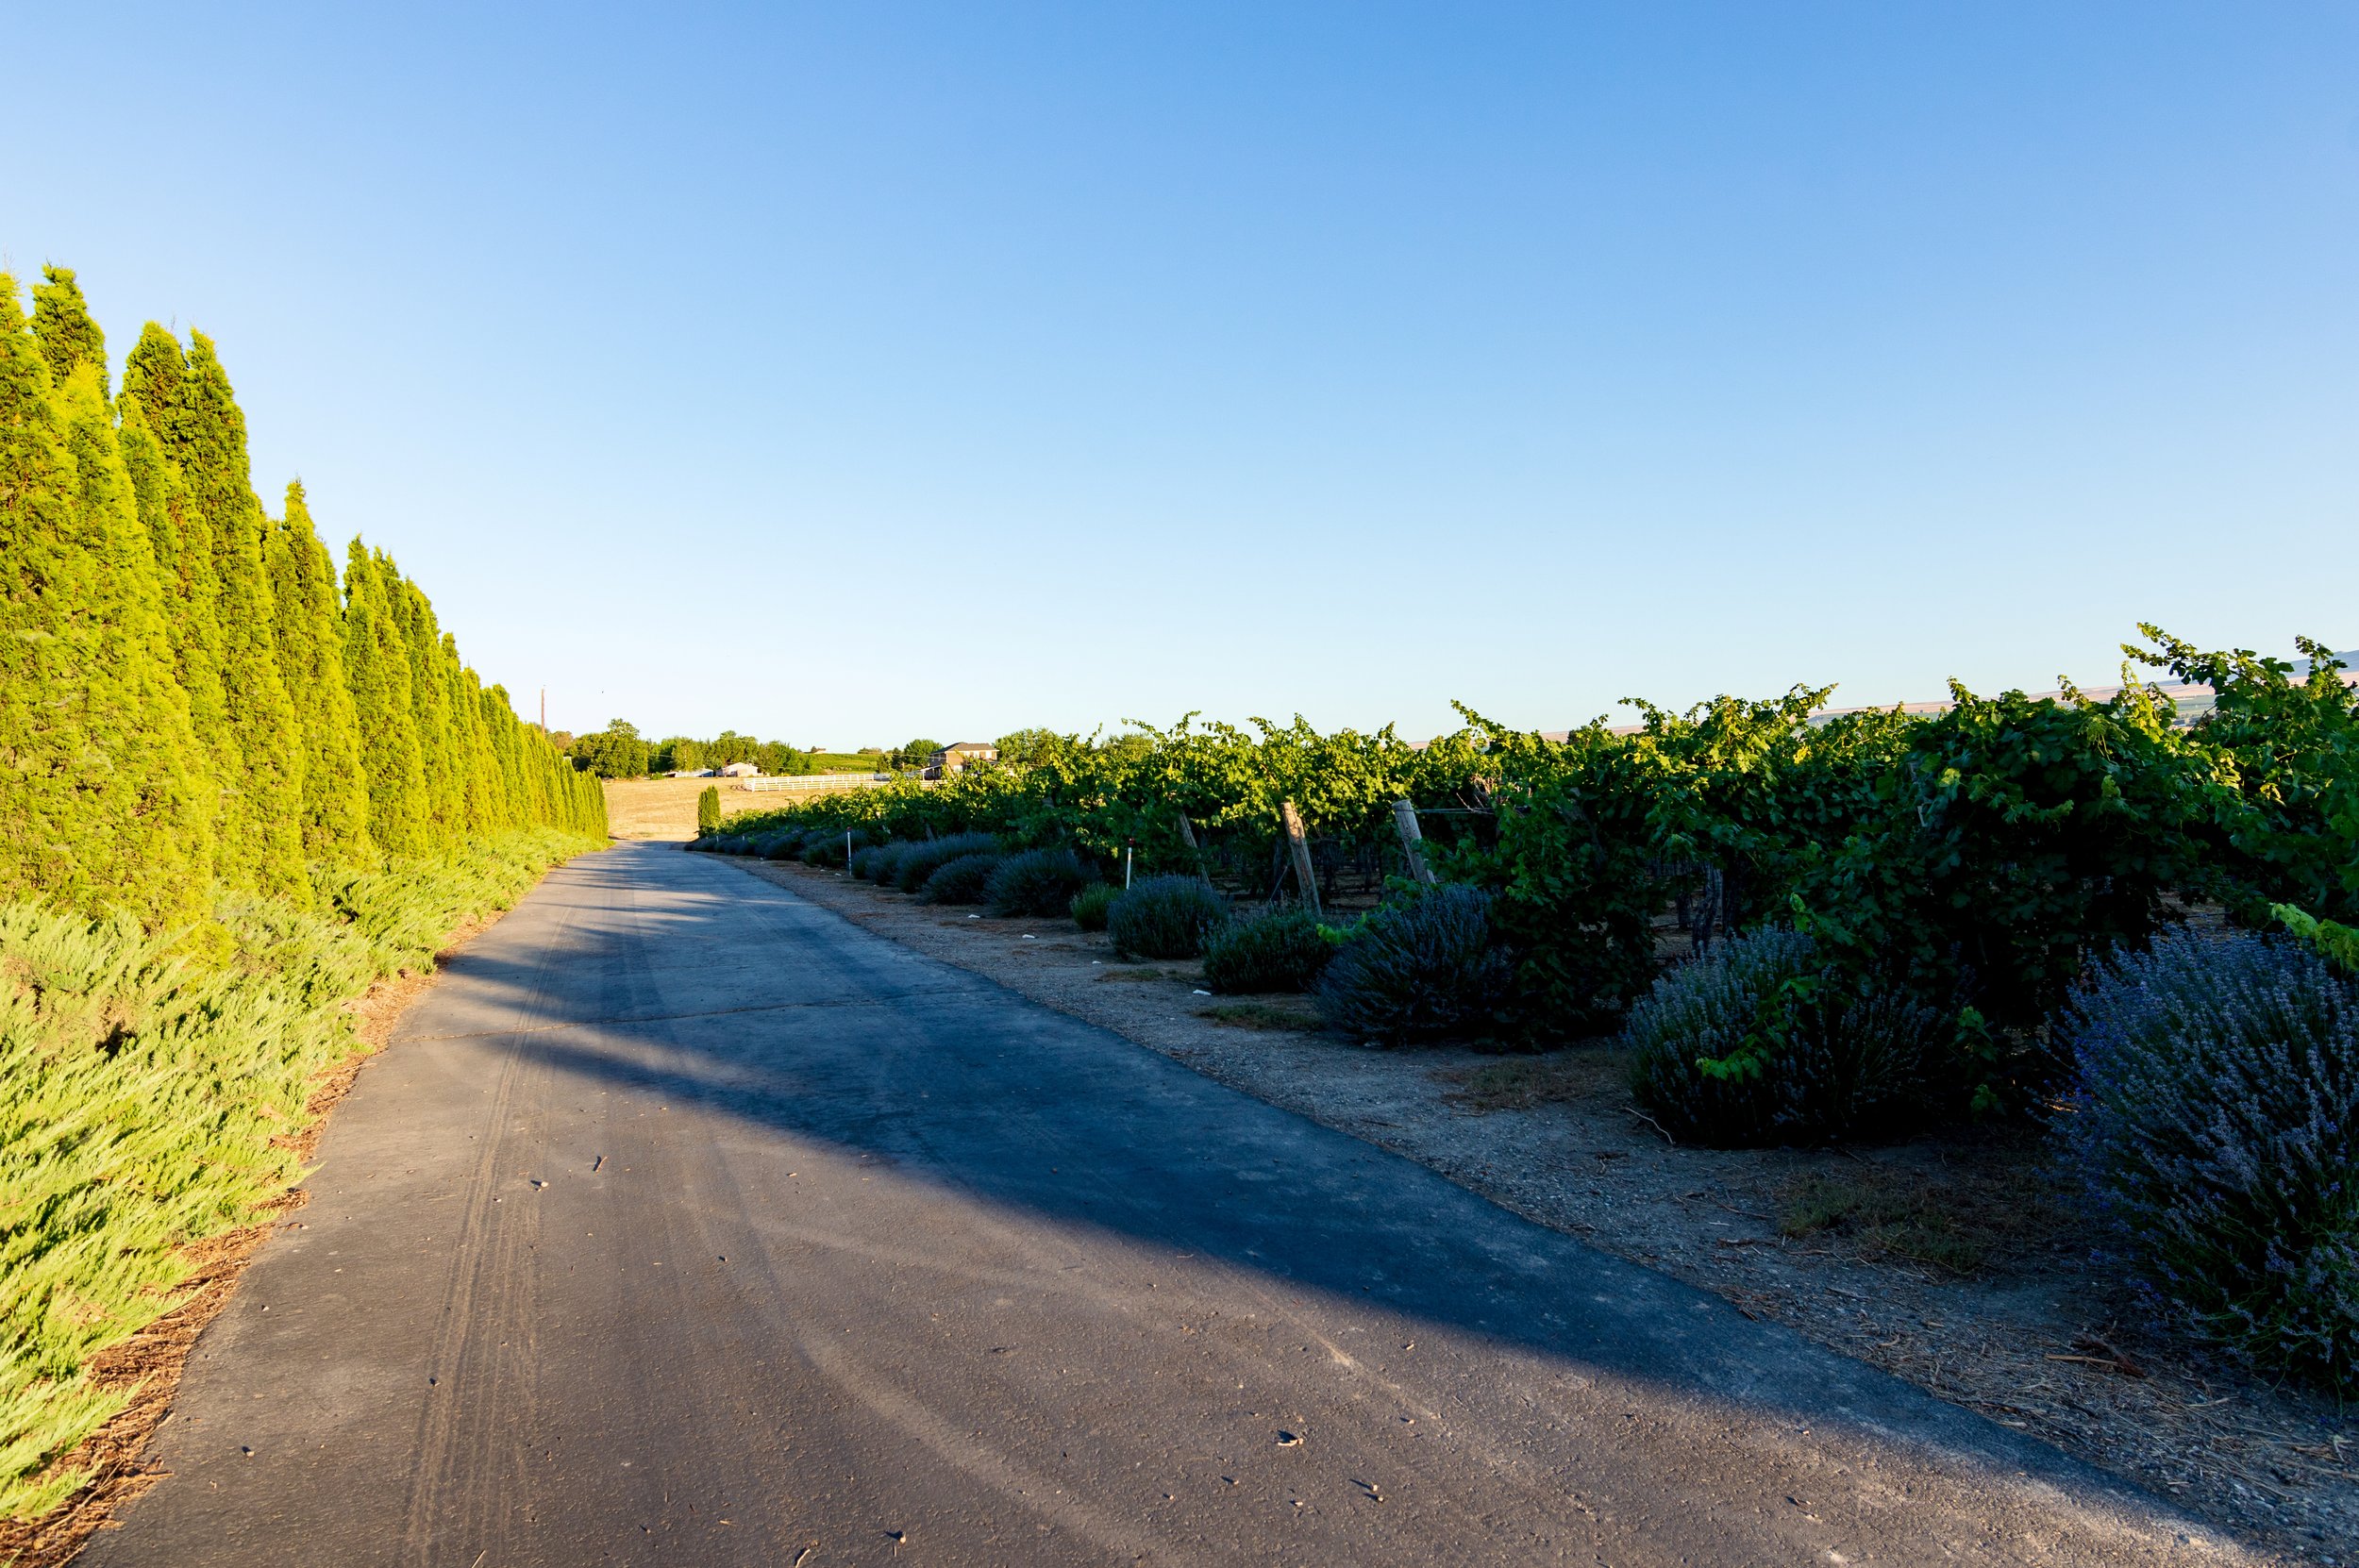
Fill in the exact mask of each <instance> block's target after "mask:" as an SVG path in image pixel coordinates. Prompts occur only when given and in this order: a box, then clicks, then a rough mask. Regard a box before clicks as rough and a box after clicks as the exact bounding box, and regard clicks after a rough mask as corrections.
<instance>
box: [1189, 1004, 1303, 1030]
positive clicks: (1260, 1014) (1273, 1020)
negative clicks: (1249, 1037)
mask: <svg viewBox="0 0 2359 1568" xmlns="http://www.w3.org/2000/svg"><path fill="white" fill-rule="evenodd" d="M1200 1010H1201V1011H1202V1013H1203V1015H1204V1016H1205V1017H1207V1018H1209V1019H1211V1020H1212V1021H1213V1023H1215V1024H1226V1025H1227V1026H1229V1027H1230V1028H1232V1029H1315V1028H1317V1027H1318V1026H1319V1020H1318V1014H1316V1013H1315V1012H1313V1011H1312V1010H1311V1006H1310V1004H1309V1003H1307V1002H1299V1003H1296V1004H1295V1005H1293V1006H1291V1007H1290V1006H1288V1005H1287V1004H1285V1003H1283V1002H1221V1003H1218V1004H1216V1005H1214V1006H1213V1007H1209V1008H1205V1009H1200Z"/></svg>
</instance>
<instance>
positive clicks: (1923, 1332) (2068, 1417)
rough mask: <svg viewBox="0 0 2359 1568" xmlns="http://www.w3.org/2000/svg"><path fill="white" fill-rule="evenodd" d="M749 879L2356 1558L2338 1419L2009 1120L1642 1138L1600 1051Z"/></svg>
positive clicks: (843, 887)
mask: <svg viewBox="0 0 2359 1568" xmlns="http://www.w3.org/2000/svg"><path fill="white" fill-rule="evenodd" d="M735 863H736V864H738V865H741V866H742V867H744V868H745V870H746V871H748V872H749V873H751V874H752V875H754V876H761V877H764V878H767V879H769V880H771V881H774V882H777V883H778V884H780V885H782V886H785V887H788V888H791V889H793V890H794V891H795V892H797V893H800V894H802V895H803V896H804V897H807V898H810V899H811V900H812V901H813V902H814V903H818V904H821V905H824V906H826V907H827V908H828V909H834V910H835V911H837V912H838V913H840V914H843V915H844V916H845V917H846V918H848V919H850V920H852V921H854V922H855V923H857V924H859V925H861V926H864V927H866V928H868V929H870V930H873V931H875V932H877V933H878V935H881V936H885V937H889V938H891V939H893V940H894V941H896V942H902V943H903V944H904V945H907V946H909V947H912V948H914V949H916V950H917V951H919V952H922V953H926V954H928V955H929V956H930V957H933V958H938V959H943V960H945V961H946V962H949V963H954V964H957V965H959V966H960V967H962V968H964V969H969V970H972V971H974V972H976V973H978V974H981V975H984V976H989V977H990V978H992V979H994V980H995V981H997V982H999V983H1000V984H1002V985H1005V986H1007V987H1008V988H1009V989H1011V990H1012V991H1015V992H1018V993H1021V994H1023V995H1025V996H1028V997H1029V998H1031V999H1032V1000H1034V1001H1037V1002H1040V1003H1042V1004H1044V1005H1046V1006H1048V1007H1052V1008H1055V1009H1058V1010H1059V1011H1062V1012H1065V1013H1069V1014H1071V1015H1073V1016H1075V1017H1077V1018H1080V1019H1083V1020H1085V1021H1087V1022H1089V1023H1092V1024H1096V1025H1098V1026H1101V1027H1105V1028H1108V1029H1112V1030H1113V1031H1115V1032H1116V1033H1119V1034H1121V1035H1124V1036H1125V1037H1127V1038H1129V1039H1130V1040H1132V1041H1135V1042H1137V1043H1139V1044H1142V1045H1145V1046H1146V1047H1148V1048H1149V1049H1151V1050H1156V1051H1161V1052H1163V1054H1164V1055H1166V1056H1169V1057H1171V1058H1173V1059H1176V1060H1179V1061H1182V1062H1185V1063H1186V1064H1187V1065H1189V1066H1191V1067H1193V1068H1195V1069H1196V1071H1198V1072H1200V1073H1203V1074H1204V1075H1206V1076H1209V1077H1212V1078H1214V1079H1216V1080H1218V1081H1220V1082H1222V1083H1226V1084H1229V1085H1230V1086H1231V1087H1233V1088H1236V1089H1239V1090H1242V1091H1244V1092H1245V1093H1249V1094H1252V1095H1254V1096H1256V1097H1257V1098H1260V1099H1263V1100H1266V1101H1268V1102H1269V1103H1271V1104H1273V1105H1278V1106H1282V1107H1284V1108H1285V1109H1290V1110H1293V1111H1296V1112H1297V1113H1299V1114H1301V1115H1304V1116H1308V1117H1310V1118H1311V1119H1312V1120H1313V1121H1316V1122H1320V1123H1322V1124H1324V1125H1326V1126H1331V1127H1335V1128H1337V1129H1338V1130H1341V1131H1344V1132H1348V1133H1351V1134H1352V1135H1353V1136H1355V1137H1358V1138H1362V1139H1364V1140H1366V1141H1367V1142H1369V1143H1375V1144H1378V1145H1380V1146H1381V1147H1383V1148H1386V1149H1389V1150H1392V1151H1393V1152H1395V1153H1397V1154H1400V1155H1404V1156H1406V1157H1407V1158H1409V1159H1414V1160H1417V1161H1418V1162H1419V1163H1421V1164H1424V1165H1426V1166H1428V1167H1430V1168H1431V1169H1432V1170H1434V1171H1437V1172H1439V1173H1440V1174H1442V1175H1443V1176H1447V1177H1449V1178H1450V1179H1451V1180H1453V1181H1456V1182H1458V1183H1459V1184H1460V1185H1462V1186H1464V1187H1467V1188H1469V1189H1471V1190H1472V1191H1475V1192H1477V1193H1481V1194H1482V1195H1483V1196H1485V1197H1487V1198H1490V1199H1491V1200H1492V1201H1493V1202H1496V1203H1498V1204H1500V1205H1502V1206H1503V1207H1505V1208H1508V1209H1514V1211H1515V1212H1517V1213H1519V1214H1522V1215H1524V1216H1525V1217H1527V1218H1529V1219H1531V1220H1534V1221H1537V1222H1538V1223H1540V1224H1542V1225H1546V1226H1550V1227H1552V1228H1554V1229H1557V1230H1561V1231H1565V1232H1569V1233H1571V1234H1573V1235H1576V1236H1579V1237H1581V1239H1582V1240H1583V1241H1585V1242H1587V1243H1590V1244H1591V1245H1593V1246H1596V1247H1598V1249H1600V1250H1601V1251H1605V1252H1609V1253H1613V1254H1614V1255H1616V1256H1619V1257H1622V1258H1626V1259H1631V1260H1632V1261H1635V1262H1639V1263H1644V1264H1646V1265H1648V1266H1649V1267H1652V1268H1657V1269H1660V1270H1662V1271H1664V1272H1665V1273H1666V1274H1669V1275H1672V1276H1675V1277H1678V1278H1680V1279H1682V1280H1685V1281H1687V1282H1689V1283H1691V1284H1694V1285H1697V1286H1699V1287H1701V1288H1703V1289H1706V1290H1710V1291H1713V1292H1715V1293H1718V1294H1719V1295H1721V1296H1722V1297H1724V1298H1726V1299H1727V1300H1729V1301H1730V1302H1732V1304H1734V1305H1735V1306H1736V1307H1737V1308H1738V1309H1740V1310H1742V1311H1744V1312H1745V1313H1747V1314H1748V1316H1751V1317H1755V1318H1761V1319H1767V1320H1771V1321H1775V1322H1778V1323H1782V1324H1784V1325H1786V1326H1790V1327H1792V1328H1794V1329H1796V1330H1797V1331H1799V1332H1800V1333H1801V1334H1803V1335H1804V1336H1805V1337H1807V1338H1809V1339H1811V1340H1814V1341H1815V1342H1816V1343H1820V1344H1823V1345H1826V1346H1828V1347H1829V1348H1831V1349H1833V1350H1837V1351H1840V1352H1842V1353H1843V1354H1845V1355H1848V1356H1853V1357H1856V1358H1858V1359H1862V1360H1865V1361H1867V1362H1869V1363H1871V1364H1873V1365H1875V1366H1878V1367H1881V1368H1882V1369H1883V1370H1885V1371H1887V1372H1890V1373H1892V1374H1894V1375H1896V1376H1900V1377H1903V1378H1906V1379H1907V1380H1908V1381H1910V1382H1912V1383H1915V1384H1916V1385H1917V1386H1918V1387H1920V1388H1923V1389H1925V1390H1927V1391H1928V1392H1930V1393H1934V1394H1936V1395H1938V1396H1939V1397H1941V1398H1944V1399H1947V1400H1949V1401H1951V1402H1953V1403H1955V1404H1959V1405H1963V1406H1966V1408H1968V1409H1971V1410H1980V1411H1982V1412H1983V1413H1984V1414H1986V1415H1988V1416H1989V1417H1990V1418H1991V1419H1993V1420H1995V1421H1999V1422H2001V1423H2003V1424H2005V1425H2007V1426H2014V1427H2016V1428H2018V1429H2021V1430H2024V1431H2028V1432H2032V1433H2034V1434H2036V1435H2037V1436H2039V1437H2040V1438H2042V1439H2044V1440H2046V1441H2048V1442H2049V1443H2054V1444H2056V1445H2057V1446H2058V1447H2061V1448H2063V1449H2065V1450H2066V1451H2067V1452H2070V1453H2072V1454H2075V1455H2077V1456H2078V1457H2080V1458H2081V1459H2083V1460H2087V1461H2089V1462H2091V1463H2094V1464H2096V1465H2098V1466H2100V1467H2101V1468H2103V1469H2105V1470H2108V1471H2111V1472H2113V1473H2114V1474H2116V1475H2117V1476H2123V1477H2125V1478H2127V1479H2130V1480H2132V1481H2133V1482H2136V1483H2137V1484H2139V1485H2142V1486H2145V1487H2147V1488H2149V1489H2150V1490H2151V1491H2153V1492H2156V1493H2160V1494H2162V1495H2164V1496H2167V1497H2170V1498H2172V1499H2173V1500H2175V1501H2176V1502H2178V1503H2179V1504H2180V1505H2181V1506H2182V1507H2184V1508H2186V1509H2187V1510H2190V1511H2191V1512H2194V1513H2196V1514H2198V1515H2200V1516H2201V1517H2203V1518H2205V1519H2207V1520H2209V1521H2211V1522H2213V1523H2214V1524H2217V1525H2218V1526H2221V1527H2223V1528H2226V1529H2229V1530H2231V1531H2234V1533H2236V1534H2237V1535H2239V1536H2240V1537H2242V1538H2243V1539H2244V1540H2245V1541H2246V1542H2248V1543H2250V1544H2251V1545H2253V1546H2255V1547H2256V1548H2259V1549H2260V1550H2262V1551H2264V1552H2266V1553H2268V1554H2270V1555H2271V1556H2273V1557H2275V1558H2277V1559H2278V1560H2282V1561H2285V1562H2302V1563H2319V1564H2338V1565H2342V1568H2354V1565H2359V1427H2355V1426H2354V1423H2353V1422H2352V1420H2351V1416H2350V1414H2349V1413H2348V1412H2346V1411H2344V1410H2340V1409H2338V1408H2337V1407H2336V1406H2335V1404H2334V1402H2333V1401H2332V1400H2328V1399H2324V1398H2320V1397H2318V1396H2317V1395H2314V1394H2311V1393H2307V1392H2305V1391H2301V1390H2298V1389H2291V1388H2279V1387H2272V1386H2270V1385H2268V1384H2267V1383H2265V1382H2262V1381H2260V1380H2258V1379H2256V1378H2254V1377H2252V1376H2250V1375H2249V1374H2247V1373H2244V1372H2242V1371H2240V1370H2239V1369H2237V1368H2235V1367H2234V1366H2230V1365H2225V1364H2221V1363H2219V1362H2217V1361H2215V1360H2212V1359H2208V1358H2206V1357H2205V1356H2203V1355H2202V1354H2200V1352H2197V1351H2195V1350H2193V1349H2191V1348H2189V1347H2188V1346H2186V1345H2185V1344H2183V1343H2179V1342H2176V1341H2174V1340H2173V1339H2171V1338H2170V1337H2168V1336H2167V1335H2166V1334H2164V1333H2161V1332H2158V1331H2157V1330H2156V1328H2155V1327H2154V1326H2152V1325H2150V1323H2148V1322H2146V1321H2145V1320H2144V1318H2143V1317H2142V1315H2141V1314H2140V1313H2139V1311H2138V1310H2137V1309H2136V1308H2135V1306H2134V1305H2133V1303H2132V1301H2131V1300H2130V1299H2129V1297H2128V1295H2127V1293H2125V1292H2124V1291H2123V1290H2122V1289H2121V1288H2120V1286H2119V1283H2118V1281H2116V1280H2115V1279H2112V1278H2109V1277H2108V1276H2106V1275H2105V1274H2104V1272H2103V1271H2102V1270H2100V1268H2098V1267H2097V1266H2095V1265H2094V1264H2092V1263H2091V1261H2090V1260H2089V1258H2088V1253H2087V1248H2086V1245H2085V1242H2084V1240H2083V1238H2082V1236H2081V1235H2080V1234H2079V1232H2078V1230H2077V1228H2076V1222H2075V1219H2074V1216H2073V1213H2072V1210H2071V1209H2070V1207H2069V1206H2068V1205H2067V1204H2066V1202H2065V1200H2064V1195H2063V1193H2062V1192H2061V1191H2060V1190H2059V1188H2058V1186H2057V1185H2056V1182H2057V1174H2056V1173H2055V1171H2054V1170H2053V1168H2052V1166H2051V1165H2050V1163H2049V1159H2048V1158H2047V1155H2046V1152H2045V1150H2044V1148H2043V1146H2042V1144H2041V1143H2040V1142H2039V1141H2038V1139H2037V1138H2036V1136H2035V1135H2033V1133H2032V1132H2030V1131H2029V1130H2027V1129H2006V1128H1999V1129H1983V1130H1975V1131H1968V1132H1962V1133H1957V1134H1952V1135H1949V1136H1944V1137H1939V1138H1932V1139H1926V1140H1922V1141H1919V1142H1916V1143H1907V1144H1902V1145H1899V1146H1896V1147H1890V1148H1859V1149H1832V1150H1824V1149H1822V1150H1749V1151H1723V1150H1713V1149H1700V1148H1688V1147H1683V1146H1680V1145H1677V1144H1675V1143H1672V1142H1670V1141H1669V1140H1667V1139H1666V1138H1665V1136H1664V1135H1663V1134H1662V1133H1661V1132H1660V1131H1659V1129H1657V1128H1655V1127H1654V1126H1651V1125H1650V1124H1649V1123H1648V1121H1647V1120H1646V1119H1645V1118H1644V1117H1643V1116H1642V1115H1640V1114H1639V1113H1638V1112H1637V1110H1636V1109H1635V1108H1634V1107H1633V1106H1632V1105H1631V1101H1630V1096H1629V1093H1628V1091H1627V1089H1626V1087H1625V1083H1626V1079H1625V1071H1624V1063H1623V1061H1622V1059H1621V1056H1620V1053H1619V1052H1618V1051H1616V1050H1615V1049H1614V1048H1613V1047H1612V1046H1610V1045H1605V1044H1592V1045H1585V1046H1578V1047H1575V1048H1573V1049H1570V1050H1566V1051H1560V1052H1556V1053H1552V1054H1550V1055H1547V1056H1537V1057H1497V1056H1483V1055H1479V1054H1477V1053H1475V1052H1473V1051H1471V1050H1467V1049H1464V1048H1459V1047H1437V1048H1421V1049H1413V1050H1396V1051H1380V1050H1370V1049H1365V1048H1364V1047H1362V1046H1361V1045H1360V1044H1359V1043H1356V1042H1353V1041H1350V1040H1347V1039H1344V1038H1341V1037H1339V1036H1336V1035H1334V1034H1331V1033H1328V1032H1326V1031H1324V1030H1322V1029H1321V1028H1320V1027H1319V1026H1318V1024H1317V1020H1316V1019H1315V1017H1314V1016H1313V1014H1312V1012H1311V1009H1310V1008H1309V1006H1308V1004H1307V1003H1306V1002H1305V1000H1304V999H1303V998H1301V997H1297V996H1254V997H1230V996H1213V995H1211V994H1209V993H1207V992H1206V990H1205V988H1204V982H1203V978H1202V971H1201V968H1200V966H1198V965H1196V964H1180V963H1168V962H1165V963H1126V962H1123V961H1121V960H1120V959H1117V958H1116V957H1115V956H1114V953H1113V947H1112V945H1111V944H1110V943H1109V942H1107V940H1106V939H1105V938H1104V937H1103V936H1102V935H1091V934H1087V933H1084V932H1081V931H1079V930H1077V929H1076V928H1075V927H1074V926H1072V925H1071V924H1070V923H1069V922H1065V921H1061V920H1060V921H1047V920H1036V919H999V918H995V917H991V916H981V917H978V916H977V915H975V914H974V913H973V912H971V911H968V910H965V909H947V908H943V907H938V906H929V905H923V904H919V903H916V902H915V901H914V900H912V899H910V898H907V897H904V896H902V895H900V894H897V893H891V892H884V891H882V890H879V889H876V888H873V887H870V886H869V885H867V884H865V883H860V882H854V881H851V880H849V879H848V878H846V877H845V876H842V875H841V874H837V873H830V872H824V871H817V870H813V869H811V868H810V867H807V866H802V865H798V864H795V863H792V862H779V861H761V860H739V861H736V862H735Z"/></svg>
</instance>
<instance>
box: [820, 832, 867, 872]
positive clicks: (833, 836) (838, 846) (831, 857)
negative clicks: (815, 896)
mask: <svg viewBox="0 0 2359 1568" xmlns="http://www.w3.org/2000/svg"><path fill="white" fill-rule="evenodd" d="M845 838H846V835H845V833H843V832H842V831H840V830H838V829H836V828H832V827H822V828H819V829H818V830H816V831H815V832H811V833H806V834H804V835H803V864H805V865H807V866H825V867H827V868H828V869H830V870H832V869H834V868H835V867H837V866H841V865H842V864H844V861H845V854H844V845H845ZM849 839H850V842H851V845H852V853H853V854H855V855H857V854H859V853H860V852H861V851H862V849H865V848H867V847H868V845H869V843H870V842H872V841H871V840H870V839H869V837H868V835H867V834H866V833H865V832H863V831H862V830H861V829H860V828H857V827H855V828H853V829H852V831H851V833H850V834H849Z"/></svg>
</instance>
